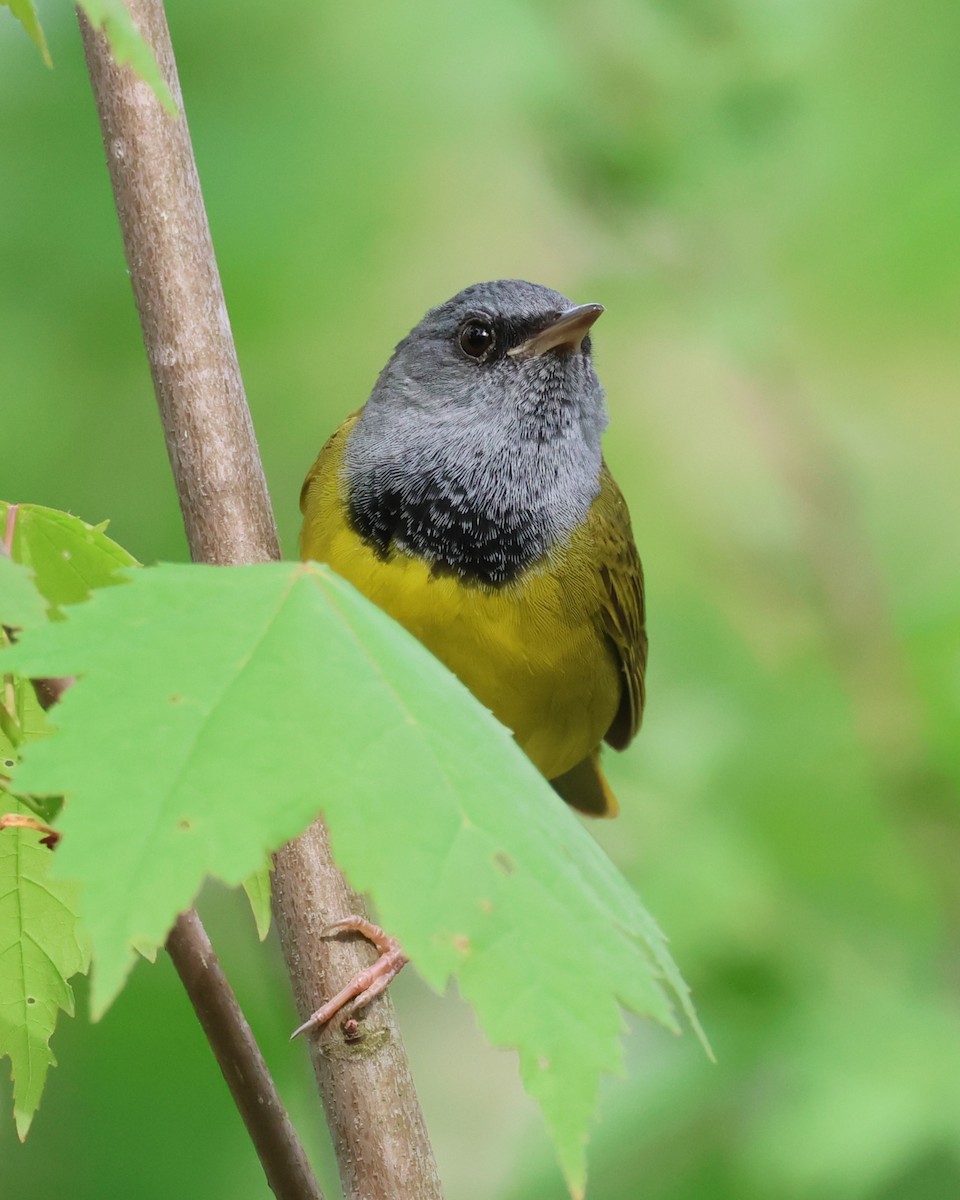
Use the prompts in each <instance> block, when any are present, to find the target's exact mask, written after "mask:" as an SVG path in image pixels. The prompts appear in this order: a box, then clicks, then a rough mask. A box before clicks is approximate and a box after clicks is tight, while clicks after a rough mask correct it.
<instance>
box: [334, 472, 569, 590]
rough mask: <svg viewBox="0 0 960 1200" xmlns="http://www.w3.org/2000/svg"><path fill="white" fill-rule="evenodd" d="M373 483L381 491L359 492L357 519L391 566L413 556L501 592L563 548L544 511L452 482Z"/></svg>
mask: <svg viewBox="0 0 960 1200" xmlns="http://www.w3.org/2000/svg"><path fill="white" fill-rule="evenodd" d="M369 482H371V483H373V485H374V486H367V487H364V488H363V489H352V495H351V497H350V506H349V507H350V520H351V523H352V525H353V527H354V529H355V530H356V531H357V533H358V534H359V535H360V537H362V538H363V539H364V541H366V542H367V543H368V544H369V545H371V546H372V547H373V548H374V550H375V551H376V553H377V554H378V555H379V556H380V557H381V558H384V559H386V558H389V557H390V556H391V555H392V554H395V553H403V554H410V555H414V556H416V557H418V558H422V559H424V560H425V561H427V562H429V563H430V564H431V566H432V568H433V570H435V571H437V572H445V571H451V572H453V573H454V574H456V575H458V576H459V577H460V578H461V579H463V580H464V582H467V583H476V584H480V585H487V586H492V587H500V586H503V585H505V584H508V583H511V582H512V581H513V580H515V579H517V578H518V577H519V576H520V575H521V574H522V573H523V572H524V571H525V570H526V569H527V568H529V567H531V566H533V564H534V563H536V562H538V561H539V560H540V559H541V558H543V556H544V555H545V554H546V553H547V552H548V551H549V550H550V549H551V548H552V545H553V544H554V542H555V538H554V536H553V531H552V530H551V528H550V524H551V523H550V521H549V520H548V518H547V514H546V513H545V512H544V511H542V510H540V511H538V510H537V507H536V506H530V505H526V506H522V505H519V504H513V503H505V502H503V500H502V499H501V498H500V497H495V496H493V495H492V494H490V493H489V492H477V491H476V489H470V488H469V487H468V486H465V485H464V483H462V482H458V481H456V480H454V479H451V478H449V477H446V476H444V475H437V474H433V475H431V476H430V477H429V478H427V477H417V476H412V477H408V478H405V479H403V480H402V482H399V481H395V482H393V483H387V482H386V481H385V480H384V481H381V484H380V486H377V485H376V482H375V481H369ZM471 491H472V494H471Z"/></svg>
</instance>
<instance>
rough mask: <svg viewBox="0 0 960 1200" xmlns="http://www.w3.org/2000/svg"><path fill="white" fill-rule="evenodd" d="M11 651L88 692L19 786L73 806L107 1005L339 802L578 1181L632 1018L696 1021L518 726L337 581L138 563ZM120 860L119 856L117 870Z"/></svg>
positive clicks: (297, 570)
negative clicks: (602, 1088)
mask: <svg viewBox="0 0 960 1200" xmlns="http://www.w3.org/2000/svg"><path fill="white" fill-rule="evenodd" d="M129 576H130V582H129V583H128V584H127V585H126V586H123V587H118V588H109V589H107V590H105V591H103V592H100V593H97V594H95V595H94V596H93V597H92V598H91V600H90V601H89V602H88V603H86V604H84V605H80V606H78V607H77V608H75V609H73V610H71V612H70V614H69V619H68V620H66V621H63V622H59V623H51V624H48V625H47V626H45V627H43V628H40V629H36V630H31V631H27V632H26V633H25V634H24V635H23V638H22V640H21V641H20V643H19V644H18V645H17V646H14V647H12V648H10V649H8V650H5V651H3V652H2V653H0V670H8V669H15V670H17V671H21V672H24V673H28V674H31V675H48V674H57V675H61V674H68V675H81V676H84V679H83V680H82V682H81V683H79V684H78V685H77V686H76V687H74V688H73V689H71V691H69V692H68V693H67V695H66V697H65V699H64V701H63V702H62V703H61V704H60V705H58V706H57V708H56V709H55V710H54V711H53V713H52V714H51V720H52V721H53V722H54V723H55V724H56V725H57V726H58V727H59V732H58V733H57V735H56V736H55V737H52V738H49V739H47V740H46V741H44V742H40V743H38V744H37V745H35V746H32V747H31V749H30V755H29V758H28V761H27V762H26V763H25V764H24V765H23V767H22V769H21V770H19V771H18V773H17V776H16V782H17V786H18V787H20V788H23V789H25V790H27V791H31V792H41V793H42V792H64V793H66V794H67V795H68V797H69V801H70V802H69V804H67V805H66V807H65V809H64V813H63V817H62V821H61V828H62V830H63V835H64V838H63V843H62V845H61V847H60V849H59V850H58V852H57V856H56V858H57V872H58V874H62V875H63V877H64V878H70V879H74V880H77V881H79V882H81V883H82V885H83V902H84V918H85V922H86V924H87V926H88V928H89V931H90V935H91V938H92V942H93V947H94V955H95V968H94V977H93V985H92V997H91V1003H92V1007H93V1009H94V1011H95V1013H101V1012H102V1011H103V1010H104V1008H105V1007H106V1006H107V1005H108V1004H109V1003H110V1001H111V1000H112V999H113V997H114V996H115V995H116V993H117V991H118V990H119V989H120V987H122V985H123V981H124V979H125V976H126V974H127V972H128V971H129V969H130V965H131V963H132V961H133V946H134V944H137V943H141V942H147V943H152V944H154V945H158V944H160V943H161V942H162V940H163V939H164V937H165V935H166V933H167V931H168V929H169V928H170V925H171V924H172V922H173V920H174V918H175V916H176V914H177V913H178V912H180V911H182V910H183V909H185V908H187V907H188V906H189V905H190V904H191V903H192V901H193V899H194V897H195V896H196V894H197V891H198V889H199V887H200V885H201V883H202V880H203V878H204V876H205V875H207V874H213V875H216V876H218V877H219V878H221V879H223V880H224V881H226V882H227V883H228V884H238V883H240V882H241V881H242V880H243V879H245V878H246V877H247V876H249V875H250V874H251V873H252V872H253V871H254V870H256V869H257V868H259V867H260V866H261V865H262V862H263V855H264V852H265V851H267V850H270V849H273V848H276V847H278V846H279V845H281V844H282V843H283V842H285V841H286V840H287V839H289V838H290V837H292V836H294V835H295V834H297V833H299V832H300V831H301V830H302V829H303V828H304V827H305V826H306V825H307V824H308V823H309V821H310V820H311V818H313V817H314V816H315V815H316V814H317V813H318V812H319V811H321V810H322V811H323V814H324V816H325V818H326V821H327V823H328V825H329V828H330V833H331V837H332V840H333V845H334V850H335V853H336V857H337V861H338V862H339V863H340V864H341V866H342V867H343V868H344V869H345V870H346V871H347V874H348V875H349V877H350V879H351V882H352V883H353V885H354V886H355V887H356V888H358V889H359V890H363V891H368V892H369V893H370V894H371V895H372V896H373V898H374V900H375V902H376V904H377V905H378V908H379V911H380V914H381V916H382V919H383V920H384V921H385V923H386V924H387V926H388V927H389V928H390V930H391V932H393V933H395V934H396V935H397V936H398V937H399V938H400V940H401V941H402V943H403V945H404V948H405V950H406V951H407V953H408V954H409V955H410V957H411V958H412V959H413V961H414V963H415V964H416V966H417V968H418V969H419V970H420V972H421V974H422V975H423V976H424V978H425V979H426V980H427V981H428V982H429V983H430V984H432V985H433V986H434V987H436V988H438V989H442V988H443V987H445V986H446V984H447V982H448V981H449V979H450V978H451V976H456V977H457V979H458V981H459V985H460V989H461V992H462V993H463V995H464V996H465V997H466V998H467V999H468V1000H469V1001H470V1002H471V1003H472V1004H473V1005H474V1007H475V1009H476V1012H477V1015H478V1018H479V1021H480V1023H481V1025H482V1027H483V1028H484V1030H485V1031H486V1033H487V1034H488V1036H489V1037H490V1038H491V1040H492V1041H494V1042H495V1043H497V1044H498V1045H505V1046H515V1047H517V1048H518V1050H519V1053H520V1062H521V1072H522V1075H523V1079H524V1082H525V1084H526V1086H527V1088H528V1089H529V1090H530V1091H531V1093H532V1094H533V1095H534V1096H535V1097H536V1098H537V1099H538V1100H539V1101H540V1103H541V1105H542V1107H543V1111H544V1114H545V1117H546V1120H547V1124H548V1127H549V1128H550V1131H551V1133H552V1135H553V1137H554V1140H555V1142H556V1145H557V1148H558V1153H559V1156H560V1160H561V1163H562V1165H563V1168H564V1170H565V1172H566V1174H567V1178H568V1180H569V1181H570V1184H571V1188H572V1190H573V1191H574V1192H575V1193H576V1194H579V1193H580V1191H582V1187H583V1180H584V1144H585V1140H586V1134H587V1129H588V1126H589V1122H590V1120H591V1118H592V1115H593V1110H594V1108H595V1104H596V1098H597V1092H598V1086H599V1077H600V1074H601V1072H602V1071H613V1070H617V1069H619V1068H620V1066H621V1047H620V1034H621V1033H622V1030H623V1018H622V1014H621V1006H626V1007H627V1008H629V1009H632V1010H633V1011H635V1012H638V1013H643V1014H647V1015H649V1016H652V1017H655V1018H656V1019H657V1020H659V1021H661V1022H662V1023H663V1024H665V1025H666V1026H667V1027H668V1028H670V1029H676V1028H677V1026H676V1021H675V1018H674V1015H673V1011H672V1007H671V1001H670V996H672V997H673V999H674V1000H675V1001H677V1002H679V1004H680V1006H681V1007H682V1008H683V1009H684V1010H685V1011H686V1013H687V1015H688V1017H689V1018H690V1019H691V1020H692V1021H695V1018H694V1017H693V1012H692V1009H691V1007H690V1003H689V998H688V995H687V990H686V987H685V986H684V984H683V982H682V980H681V978H680V976H679V973H678V972H677V969H676V967H675V966H674V964H673V961H672V959H671V958H670V955H669V953H668V951H667V949H666V945H665V941H664V938H663V935H662V934H661V933H660V931H659V929H658V928H657V926H656V924H655V923H654V922H653V920H652V919H651V918H650V916H649V915H648V914H647V912H646V911H645V909H644V908H643V906H642V904H641V903H640V901H639V899H638V898H637V896H636V894H635V893H634V892H633V890H632V889H631V888H630V887H629V885H628V884H627V883H626V882H625V880H624V879H623V878H622V877H621V876H620V875H619V873H618V872H617V871H616V869H615V868H614V867H613V865H612V864H611V863H610V861H609V859H608V858H607V857H606V856H605V855H604V854H603V852H602V851H601V850H600V849H599V847H598V846H597V844H596V843H595V841H594V840H593V838H592V837H590V835H589V833H588V832H587V831H586V830H585V829H584V827H583V826H582V825H581V824H580V822H579V821H578V819H577V818H576V817H574V815H573V814H572V813H571V811H570V810H569V809H568V808H567V807H566V806H565V805H564V804H563V803H562V802H561V801H560V800H559V799H558V797H557V796H556V795H555V794H554V793H553V791H552V790H551V789H550V788H549V786H548V785H547V784H546V783H545V781H544V780H543V779H542V778H541V776H540V775H539V774H538V773H537V771H536V770H535V769H534V767H533V766H532V765H531V764H530V762H529V761H528V760H527V759H526V757H525V756H524V755H523V754H522V753H521V752H520V751H519V749H518V748H517V746H516V744H515V743H514V742H513V739H512V738H511V737H510V736H509V734H508V732H507V731H506V730H505V729H504V728H503V727H502V726H500V725H499V724H498V723H497V722H496V721H495V720H494V719H493V718H492V717H491V716H490V714H489V713H487V712H486V711H485V710H484V709H483V708H482V707H481V706H480V705H479V704H478V703H477V701H476V700H475V699H474V697H473V696H471V695H470V693H469V692H467V691H466V689H465V688H464V687H463V686H462V685H461V684H460V683H459V682H458V681H457V680H456V679H455V678H454V676H453V675H451V674H450V672H448V671H447V670H446V668H444V667H443V666H442V665H441V664H440V663H439V662H438V661H437V660H436V659H435V658H433V656H432V655H430V654H429V653H428V652H427V651H426V650H425V649H424V648H423V647H422V646H421V645H420V644H419V643H418V642H417V641H416V640H415V639H414V638H412V637H411V636H410V635H408V634H407V633H406V632H405V631H404V630H403V629H401V628H400V627H399V626H398V625H396V624H395V623H394V622H393V621H391V620H390V619H389V618H388V617H386V616H385V615H384V614H383V613H382V612H381V611H380V610H379V609H377V608H376V607H375V606H374V605H372V604H370V603H369V602H368V601H367V600H366V599H365V598H364V597H362V596H360V595H359V593H357V592H356V591H354V589H352V588H351V587H350V586H349V585H348V584H347V583H345V582H344V581H342V580H341V579H339V578H338V577H337V576H335V575H334V574H333V573H332V572H330V571H329V570H328V569H327V568H325V567H320V566H317V565H316V564H288V563H274V564H265V565H260V566H252V567H234V568H228V567H195V566H194V567H187V566H164V567H158V568H149V569H143V570H139V571H136V572H129ZM104 862H108V863H109V864H110V869H109V870H104Z"/></svg>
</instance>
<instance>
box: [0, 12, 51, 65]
mask: <svg viewBox="0 0 960 1200" xmlns="http://www.w3.org/2000/svg"><path fill="white" fill-rule="evenodd" d="M0 5H3V6H5V7H6V8H9V9H10V11H11V12H12V13H13V15H14V16H15V17H16V18H17V20H18V21H19V22H20V24H21V25H22V26H23V28H24V29H25V30H26V31H27V35H28V36H29V38H30V40H31V41H32V42H33V44H34V45H35V46H36V47H37V49H38V50H39V51H40V53H41V54H42V55H43V61H44V62H45V63H46V64H47V66H48V67H49V66H51V65H52V64H51V62H50V51H49V49H48V48H47V39H46V38H45V37H44V36H43V29H42V28H41V27H40V20H39V18H38V17H37V9H36V6H35V5H34V3H33V0H0Z"/></svg>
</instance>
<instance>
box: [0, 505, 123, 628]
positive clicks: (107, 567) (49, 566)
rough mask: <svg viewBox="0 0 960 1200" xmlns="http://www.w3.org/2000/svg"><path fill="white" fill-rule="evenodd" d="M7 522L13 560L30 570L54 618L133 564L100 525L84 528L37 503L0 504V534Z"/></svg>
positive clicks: (118, 578) (118, 579)
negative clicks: (63, 605) (11, 522)
mask: <svg viewBox="0 0 960 1200" xmlns="http://www.w3.org/2000/svg"><path fill="white" fill-rule="evenodd" d="M11 510H12V512H11ZM8 519H12V520H13V522H14V525H13V539H12V556H13V560H14V562H18V563H22V564H23V565H24V566H26V567H30V568H31V569H32V570H33V573H34V576H35V582H36V586H37V588H38V589H39V591H40V593H41V595H43V596H44V597H45V598H46V600H47V601H48V602H49V604H50V606H51V609H52V613H51V615H52V616H54V617H56V616H59V610H60V605H62V604H76V603H78V602H79V601H80V600H86V598H87V596H89V594H90V592H91V590H92V589H93V588H100V587H106V586H107V585H108V584H113V583H120V582H122V577H121V576H119V575H118V574H117V572H118V571H119V569H120V568H121V567H134V566H136V565H137V560H136V559H135V558H133V557H132V555H130V554H128V553H127V551H126V550H124V549H123V547H122V546H119V545H117V543H116V542H115V541H113V540H112V539H111V538H108V537H107V535H106V534H105V533H104V529H105V528H106V525H105V524H104V525H96V526H94V525H88V524H87V523H86V521H81V520H80V518H79V517H74V516H71V515H70V514H69V513H65V512H59V511H58V510H57V509H55V508H43V507H42V506H41V505H39V504H18V505H11V504H7V503H6V502H5V501H2V500H0V530H2V529H5V528H7V522H8ZM0 595H2V592H0ZM0 619H3V614H2V613H0Z"/></svg>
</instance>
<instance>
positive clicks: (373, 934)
mask: <svg viewBox="0 0 960 1200" xmlns="http://www.w3.org/2000/svg"><path fill="white" fill-rule="evenodd" d="M343 931H347V932H350V933H361V934H363V936H364V937H365V938H366V939H367V941H368V942H372V943H373V944H374V946H376V948H377V949H378V950H379V951H380V957H379V958H378V959H377V961H376V962H375V963H373V964H372V965H371V966H369V967H367V968H366V970H364V971H361V972H360V973H359V975H355V976H354V977H353V979H351V980H350V982H349V983H348V984H347V986H346V987H345V988H342V989H341V990H340V991H339V992H337V994H336V995H335V996H334V997H333V999H332V1000H328V1001H327V1002H326V1004H324V1005H323V1007H322V1008H318V1009H317V1011H316V1012H315V1013H314V1014H313V1016H311V1017H308V1018H307V1019H306V1020H305V1021H304V1023H303V1024H302V1025H301V1026H300V1027H299V1029H295V1030H294V1031H293V1033H291V1034H290V1037H291V1039H293V1038H295V1037H299V1035H300V1034H301V1033H306V1032H307V1030H310V1029H320V1028H322V1026H324V1025H326V1023H327V1022H328V1021H329V1020H330V1019H331V1017H335V1016H336V1015H337V1013H338V1012H341V1011H344V1010H345V1011H346V1012H347V1013H353V1012H356V1011H357V1010H358V1009H360V1008H363V1007H364V1006H365V1005H367V1004H369V1003H370V1001H371V1000H373V999H374V998H375V997H376V996H379V995H380V993H381V992H382V991H384V990H385V989H386V988H387V987H388V986H389V984H390V983H391V981H392V980H393V979H395V978H396V976H397V975H399V974H400V971H401V970H402V968H403V967H404V966H405V965H406V964H407V963H408V962H409V961H410V960H409V959H408V958H407V957H406V955H405V954H404V953H403V951H402V950H401V949H400V943H399V942H398V941H397V940H396V938H392V937H390V936H389V935H388V934H386V933H384V932H383V930H382V929H381V928H380V926H379V925H374V924H373V922H372V921H367V920H366V919H365V918H364V917H344V918H343V920H342V921H334V923H333V924H332V925H328V926H327V927H326V929H325V930H324V931H323V933H324V936H326V935H327V934H330V933H340V932H343Z"/></svg>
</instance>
